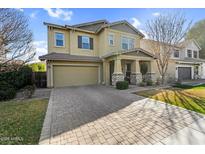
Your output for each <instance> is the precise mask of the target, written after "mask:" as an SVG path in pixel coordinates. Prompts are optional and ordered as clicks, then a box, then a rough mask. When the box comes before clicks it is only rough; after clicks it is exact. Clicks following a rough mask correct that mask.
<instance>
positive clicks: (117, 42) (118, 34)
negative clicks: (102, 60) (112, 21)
mask: <svg viewBox="0 0 205 154" xmlns="http://www.w3.org/2000/svg"><path fill="white" fill-rule="evenodd" d="M102 33H103V34H101V35H102V37H103V38H102V39H100V40H102V41H104V43H103V44H104V50H102V51H101V52H100V56H102V55H105V54H108V53H109V52H118V51H122V50H123V49H122V46H121V38H122V37H127V38H133V39H134V40H135V41H134V47H135V48H139V47H140V39H141V37H140V35H138V34H131V33H126V32H122V31H117V30H114V29H111V28H105V30H104V31H103V32H102ZM109 34H112V35H114V45H113V46H111V45H109V42H108V36H109ZM100 44H101V42H100Z"/></svg>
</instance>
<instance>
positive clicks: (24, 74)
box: [0, 66, 33, 89]
mask: <svg viewBox="0 0 205 154" xmlns="http://www.w3.org/2000/svg"><path fill="white" fill-rule="evenodd" d="M0 81H6V82H7V83H8V84H10V85H13V86H14V88H15V89H20V88H23V87H25V86H26V85H32V84H33V79H32V69H31V68H30V67H28V66H24V67H22V68H20V69H19V70H18V71H13V72H4V73H1V74H0Z"/></svg>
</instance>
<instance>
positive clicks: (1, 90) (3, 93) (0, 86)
mask: <svg viewBox="0 0 205 154" xmlns="http://www.w3.org/2000/svg"><path fill="white" fill-rule="evenodd" d="M15 95H16V90H15V88H14V87H13V86H12V85H10V84H8V83H7V82H5V81H0V101H3V100H8V99H12V98H14V97H15Z"/></svg>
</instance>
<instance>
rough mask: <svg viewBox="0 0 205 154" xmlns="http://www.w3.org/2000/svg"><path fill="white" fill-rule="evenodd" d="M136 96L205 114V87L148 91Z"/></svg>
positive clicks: (138, 93)
mask: <svg viewBox="0 0 205 154" xmlns="http://www.w3.org/2000/svg"><path fill="white" fill-rule="evenodd" d="M136 94H137V95H140V96H144V97H149V98H152V99H155V100H159V101H162V102H165V103H169V104H172V105H176V106H180V107H183V108H186V109H188V110H192V111H196V112H199V113H203V114H205V85H200V86H194V87H190V88H188V87H185V88H184V89H180V88H168V89H160V90H146V91H140V92H137V93H136Z"/></svg>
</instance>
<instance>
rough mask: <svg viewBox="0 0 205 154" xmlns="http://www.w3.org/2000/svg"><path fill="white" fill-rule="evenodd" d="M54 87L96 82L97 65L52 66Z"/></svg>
mask: <svg viewBox="0 0 205 154" xmlns="http://www.w3.org/2000/svg"><path fill="white" fill-rule="evenodd" d="M53 82H54V87H65V86H78V85H93V84H97V83H98V67H97V66H54V67H53Z"/></svg>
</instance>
